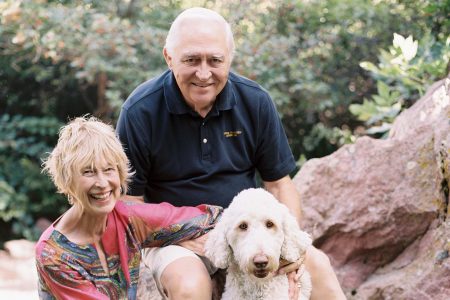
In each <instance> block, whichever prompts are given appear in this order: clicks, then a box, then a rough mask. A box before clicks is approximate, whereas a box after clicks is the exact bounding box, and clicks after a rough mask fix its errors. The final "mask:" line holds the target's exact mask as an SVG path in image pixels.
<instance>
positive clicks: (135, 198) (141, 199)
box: [120, 195, 145, 203]
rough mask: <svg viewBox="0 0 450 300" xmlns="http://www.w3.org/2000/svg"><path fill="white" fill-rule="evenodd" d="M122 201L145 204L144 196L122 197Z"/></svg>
mask: <svg viewBox="0 0 450 300" xmlns="http://www.w3.org/2000/svg"><path fill="white" fill-rule="evenodd" d="M120 200H123V201H131V202H138V203H144V202H145V201H144V195H142V196H131V195H122V196H121V197H120Z"/></svg>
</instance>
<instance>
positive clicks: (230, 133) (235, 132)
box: [223, 130, 242, 138]
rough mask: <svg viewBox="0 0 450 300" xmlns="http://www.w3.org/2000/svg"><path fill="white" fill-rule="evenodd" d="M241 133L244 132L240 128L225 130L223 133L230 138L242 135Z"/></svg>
mask: <svg viewBox="0 0 450 300" xmlns="http://www.w3.org/2000/svg"><path fill="white" fill-rule="evenodd" d="M240 134H242V131H240V130H238V131H225V132H224V133H223V135H224V136H225V137H227V138H229V137H235V136H238V135H240Z"/></svg>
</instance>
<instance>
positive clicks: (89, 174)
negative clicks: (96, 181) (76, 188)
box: [82, 169, 94, 176]
mask: <svg viewBox="0 0 450 300" xmlns="http://www.w3.org/2000/svg"><path fill="white" fill-rule="evenodd" d="M82 173H83V175H84V176H91V175H93V174H94V171H93V170H90V169H88V170H84V171H83V172H82Z"/></svg>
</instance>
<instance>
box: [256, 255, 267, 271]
mask: <svg viewBox="0 0 450 300" xmlns="http://www.w3.org/2000/svg"><path fill="white" fill-rule="evenodd" d="M268 263H269V259H268V258H267V256H266V255H256V256H255V257H253V264H254V265H255V267H256V268H257V269H264V268H266V267H267V264H268Z"/></svg>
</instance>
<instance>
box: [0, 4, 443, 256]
mask: <svg viewBox="0 0 450 300" xmlns="http://www.w3.org/2000/svg"><path fill="white" fill-rule="evenodd" d="M192 6H204V7H208V8H212V9H215V10H217V11H218V12H220V13H221V14H222V15H223V16H224V17H225V18H226V19H227V20H229V21H230V23H231V25H232V27H233V31H234V33H235V40H236V46H237V52H236V55H235V59H234V62H233V66H232V69H233V70H234V71H236V72H238V73H240V74H242V75H244V76H246V77H249V78H250V79H253V80H256V81H257V82H258V83H260V84H261V85H262V86H263V87H264V88H266V89H267V90H268V91H269V92H270V94H271V95H272V97H273V99H274V101H275V103H276V105H277V107H278V110H279V113H280V116H281V117H282V121H283V124H284V126H285V129H286V133H287V135H288V138H289V142H290V145H291V147H292V150H293V152H294V155H295V157H296V159H298V167H299V168H300V167H301V165H302V164H303V163H304V162H305V161H306V160H308V159H310V158H315V157H322V156H325V155H328V154H330V153H332V152H334V151H335V150H336V149H338V148H339V147H340V146H342V145H343V144H346V143H352V142H354V141H355V138H356V137H357V136H361V135H371V136H374V137H378V138H383V137H385V136H386V134H387V133H388V132H389V128H390V125H391V124H392V121H393V120H394V119H395V117H396V116H397V115H398V114H399V112H401V111H402V110H403V109H405V108H407V107H410V106H411V105H412V104H413V103H414V101H416V100H417V99H418V98H419V97H420V96H421V95H422V94H423V92H424V91H425V90H426V88H427V87H428V86H429V85H430V84H431V83H432V82H434V81H436V80H438V79H440V78H443V77H445V76H446V75H447V74H448V70H449V69H448V63H449V56H450V39H449V30H450V21H449V20H450V14H449V13H450V1H449V0H429V1H427V0H347V1H344V0H341V1H339V0H321V1H314V0H311V1H299V0H297V1H290V0H287V1H279V0H270V1H265V0H263V1H236V0H227V1H187V0H186V1H182V0H180V1H169V0H166V1H163V0H153V1H138V0H135V1H133V0H122V1H121V0H116V1H100V0H97V1H93V0H92V1H87V0H84V1H81V0H77V1H64V0H62V1H44V0H39V1H37V0H35V1H27V0H23V1H8V0H7V1H2V2H0V233H1V235H0V247H1V246H2V245H3V243H4V242H5V241H7V240H10V239H17V238H26V239H29V240H35V239H36V238H37V237H38V236H39V234H40V233H41V231H42V230H43V228H44V227H45V226H46V225H47V224H48V221H53V220H54V219H55V218H56V217H57V216H58V215H59V214H61V213H62V212H63V211H65V210H66V209H67V207H68V204H67V201H66V199H64V197H62V196H61V195H58V194H56V191H55V189H54V187H53V185H52V183H51V182H50V180H49V179H48V178H47V177H46V176H45V175H43V174H41V173H40V170H41V166H40V165H41V159H42V157H44V156H45V155H46V153H47V152H49V151H50V150H51V149H52V147H53V146H54V145H55V143H56V140H57V133H58V129H59V127H60V126H61V125H62V124H64V123H65V122H67V120H68V119H70V118H73V117H76V116H80V115H83V114H86V113H90V114H93V115H95V116H98V117H100V118H101V119H103V120H105V121H107V122H110V123H111V124H115V122H116V120H117V117H118V114H119V110H120V106H121V104H122V103H123V101H124V100H125V99H126V97H127V96H128V94H129V93H130V92H131V91H132V90H133V89H134V88H135V87H136V86H137V85H138V84H139V83H141V82H143V81H145V80H147V79H149V78H151V77H153V76H155V75H157V74H159V73H161V72H162V71H163V70H165V63H164V60H163V56H162V47H163V45H164V40H165V36H166V33H167V30H168V28H169V26H170V22H171V21H172V20H173V19H174V18H175V16H176V15H177V14H178V13H179V12H180V11H181V10H183V9H185V8H187V7H192Z"/></svg>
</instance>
